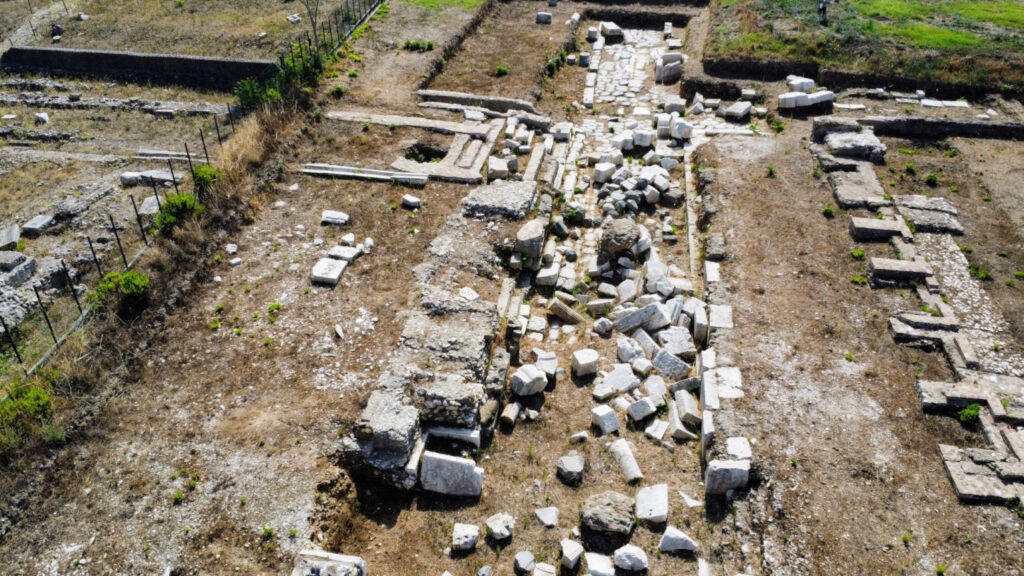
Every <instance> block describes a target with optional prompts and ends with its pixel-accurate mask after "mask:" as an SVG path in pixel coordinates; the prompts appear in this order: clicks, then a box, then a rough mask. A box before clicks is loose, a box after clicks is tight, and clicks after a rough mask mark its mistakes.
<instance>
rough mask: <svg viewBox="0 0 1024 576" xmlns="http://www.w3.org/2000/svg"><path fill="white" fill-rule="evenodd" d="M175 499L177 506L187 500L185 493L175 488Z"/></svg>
mask: <svg viewBox="0 0 1024 576" xmlns="http://www.w3.org/2000/svg"><path fill="white" fill-rule="evenodd" d="M173 501H174V505H175V506H181V503H182V502H184V501H185V493H184V492H182V491H181V490H175V491H174V497H173Z"/></svg>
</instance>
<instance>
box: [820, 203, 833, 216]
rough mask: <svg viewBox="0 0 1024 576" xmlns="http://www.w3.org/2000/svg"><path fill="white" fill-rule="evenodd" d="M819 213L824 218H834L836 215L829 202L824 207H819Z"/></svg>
mask: <svg viewBox="0 0 1024 576" xmlns="http://www.w3.org/2000/svg"><path fill="white" fill-rule="evenodd" d="M821 215H822V216H824V217H825V218H834V217H835V215H836V209H835V207H834V206H832V205H831V204H826V205H825V207H824V208H822V209H821Z"/></svg>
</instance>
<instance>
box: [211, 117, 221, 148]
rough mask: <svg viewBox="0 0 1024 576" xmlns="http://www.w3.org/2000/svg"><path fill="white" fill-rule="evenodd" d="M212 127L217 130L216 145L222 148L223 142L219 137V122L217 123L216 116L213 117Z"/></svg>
mask: <svg viewBox="0 0 1024 576" xmlns="http://www.w3.org/2000/svg"><path fill="white" fill-rule="evenodd" d="M213 127H214V128H215V129H216V130H217V144H218V145H219V146H220V147H221V149H223V148H224V140H223V139H222V138H221V137H220V122H218V121H217V115H216V114H214V115H213Z"/></svg>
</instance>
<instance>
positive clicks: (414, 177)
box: [301, 164, 427, 188]
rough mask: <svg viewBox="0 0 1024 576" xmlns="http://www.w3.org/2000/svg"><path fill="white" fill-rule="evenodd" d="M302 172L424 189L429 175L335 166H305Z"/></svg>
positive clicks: (311, 174)
mask: <svg viewBox="0 0 1024 576" xmlns="http://www.w3.org/2000/svg"><path fill="white" fill-rule="evenodd" d="M301 172H302V173H303V174H308V175H310V176H321V177H325V178H347V179H352V180H366V181H370V182H391V183H394V184H403V185H406V186H415V187H417V188H422V187H423V186H426V184H427V174H417V173H410V172H394V171H390V170H373V169H369V168H357V167H354V166H337V165H334V164H305V165H303V166H302V170H301Z"/></svg>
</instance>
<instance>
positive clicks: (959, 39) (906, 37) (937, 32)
mask: <svg viewBox="0 0 1024 576" xmlns="http://www.w3.org/2000/svg"><path fill="white" fill-rule="evenodd" d="M873 30H874V31H876V32H877V33H878V35H880V36H882V37H888V38H899V39H900V40H903V41H904V42H906V43H907V44H908V45H910V46H913V47H914V48H925V49H929V50H945V51H948V52H959V51H962V50H964V49H966V48H974V47H976V46H980V45H981V44H982V42H984V40H983V39H982V38H981V37H980V36H977V35H975V34H972V33H970V32H961V31H959V30H950V29H949V28H939V27H938V26H932V25H930V24H907V25H905V26H890V25H888V24H878V25H875V26H874V27H873Z"/></svg>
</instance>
